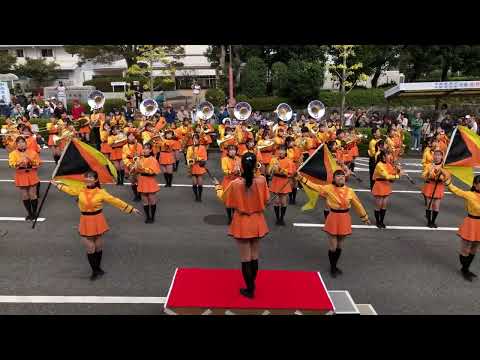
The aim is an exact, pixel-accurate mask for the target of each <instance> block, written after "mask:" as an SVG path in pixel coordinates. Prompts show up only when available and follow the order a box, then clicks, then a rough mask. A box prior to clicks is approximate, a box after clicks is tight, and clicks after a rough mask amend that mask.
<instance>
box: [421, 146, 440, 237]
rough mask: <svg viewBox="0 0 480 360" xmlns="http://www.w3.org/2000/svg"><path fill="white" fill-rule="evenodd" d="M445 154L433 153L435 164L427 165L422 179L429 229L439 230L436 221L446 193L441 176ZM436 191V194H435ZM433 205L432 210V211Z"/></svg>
mask: <svg viewBox="0 0 480 360" xmlns="http://www.w3.org/2000/svg"><path fill="white" fill-rule="evenodd" d="M442 160H443V153H442V152H441V151H440V150H435V151H434V152H433V162H431V163H428V164H425V165H424V167H423V173H422V177H423V178H424V179H425V185H424V186H423V189H422V194H423V197H424V198H425V199H427V202H426V206H425V207H426V210H425V216H426V218H427V220H428V225H427V226H428V227H430V228H437V225H436V224H435V220H436V219H437V216H438V212H439V210H440V202H441V201H442V199H443V195H444V192H445V185H444V184H443V182H444V180H445V179H444V177H443V175H441V169H442ZM434 191H435V192H434ZM430 203H431V209H430Z"/></svg>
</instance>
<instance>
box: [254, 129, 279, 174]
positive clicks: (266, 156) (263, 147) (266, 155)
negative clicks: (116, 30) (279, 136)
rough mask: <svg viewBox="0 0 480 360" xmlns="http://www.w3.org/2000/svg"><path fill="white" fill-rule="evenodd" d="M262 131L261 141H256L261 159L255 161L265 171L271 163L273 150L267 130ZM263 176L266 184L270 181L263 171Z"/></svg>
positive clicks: (272, 142)
mask: <svg viewBox="0 0 480 360" xmlns="http://www.w3.org/2000/svg"><path fill="white" fill-rule="evenodd" d="M263 129H264V131H263V133H262V135H261V139H259V140H258V141H257V146H258V148H259V149H260V152H261V154H262V157H261V159H257V161H260V162H261V164H262V165H263V168H264V169H265V170H266V168H267V166H268V165H269V164H270V162H271V161H272V157H273V149H274V144H275V143H274V141H273V140H272V139H270V130H269V129H268V128H263ZM265 176H266V177H267V182H268V181H269V179H270V176H269V175H268V174H267V173H266V171H265Z"/></svg>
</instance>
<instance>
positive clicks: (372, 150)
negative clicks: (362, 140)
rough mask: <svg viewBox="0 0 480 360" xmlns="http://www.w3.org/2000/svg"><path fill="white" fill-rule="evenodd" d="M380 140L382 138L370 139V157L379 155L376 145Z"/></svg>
mask: <svg viewBox="0 0 480 360" xmlns="http://www.w3.org/2000/svg"><path fill="white" fill-rule="evenodd" d="M379 141H380V139H378V140H377V139H372V140H370V142H369V143H368V156H370V157H372V158H373V157H375V156H376V155H377V152H376V150H375V146H376V145H377V143H378V142H379Z"/></svg>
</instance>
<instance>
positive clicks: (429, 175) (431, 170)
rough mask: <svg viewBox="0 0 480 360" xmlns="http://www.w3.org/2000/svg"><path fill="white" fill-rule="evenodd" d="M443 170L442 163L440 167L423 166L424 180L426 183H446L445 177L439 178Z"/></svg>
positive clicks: (431, 164)
mask: <svg viewBox="0 0 480 360" xmlns="http://www.w3.org/2000/svg"><path fill="white" fill-rule="evenodd" d="M441 168H442V164H441V163H440V164H438V165H435V164H433V163H427V164H425V165H424V166H423V171H422V178H423V179H425V181H436V180H437V179H438V181H439V182H443V181H444V176H443V175H440V178H438V175H439V174H440V170H441Z"/></svg>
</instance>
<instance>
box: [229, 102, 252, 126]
mask: <svg viewBox="0 0 480 360" xmlns="http://www.w3.org/2000/svg"><path fill="white" fill-rule="evenodd" d="M251 114H252V107H251V106H250V104H249V103H247V102H245V101H242V102H239V103H237V105H235V108H234V110H233V115H234V116H235V118H236V119H237V120H239V121H244V120H247V119H248V118H249V117H250V115H251Z"/></svg>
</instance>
